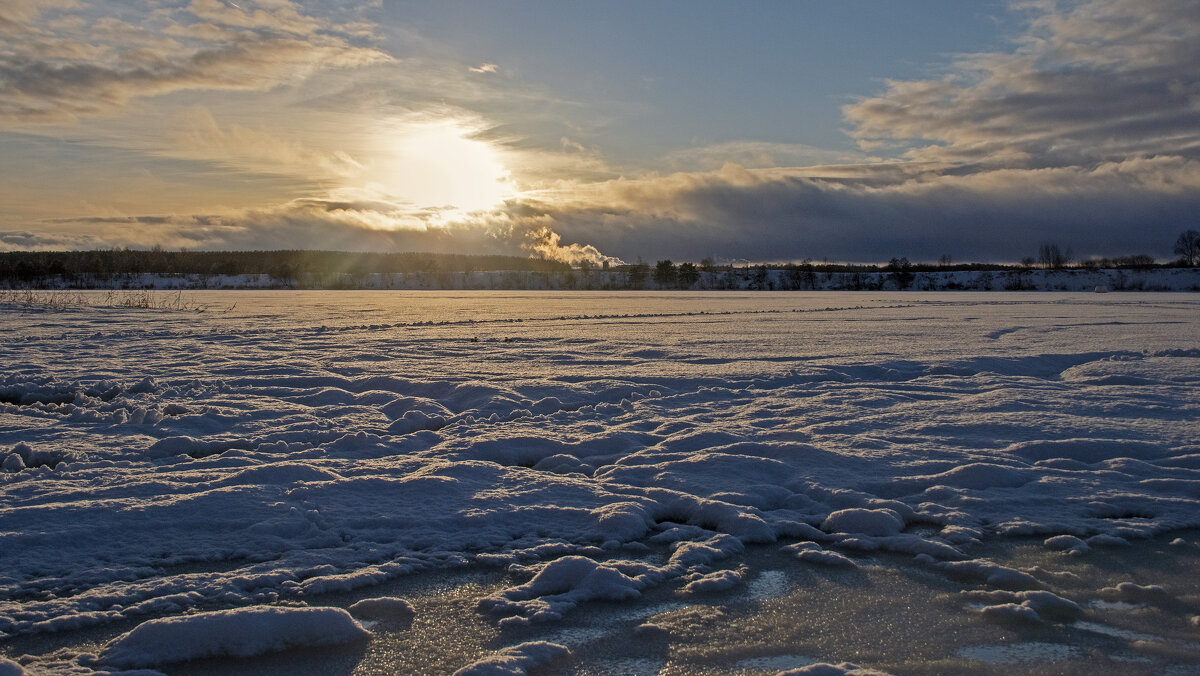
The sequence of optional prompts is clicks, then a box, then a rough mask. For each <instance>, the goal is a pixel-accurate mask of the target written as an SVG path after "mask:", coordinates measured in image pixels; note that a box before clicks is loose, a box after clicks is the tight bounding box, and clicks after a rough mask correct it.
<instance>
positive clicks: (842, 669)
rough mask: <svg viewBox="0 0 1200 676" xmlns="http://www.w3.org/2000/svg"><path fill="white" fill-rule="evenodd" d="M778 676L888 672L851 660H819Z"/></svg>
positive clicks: (879, 674)
mask: <svg viewBox="0 0 1200 676" xmlns="http://www.w3.org/2000/svg"><path fill="white" fill-rule="evenodd" d="M776 676H887V673H886V672H883V671H878V670H876V669H864V668H862V667H860V666H858V665H857V664H851V663H850V662H842V663H841V664H828V663H825V662H818V663H817V664H810V665H808V666H807V667H800V668H799V669H788V670H787V671H781V672H779V673H778V674H776Z"/></svg>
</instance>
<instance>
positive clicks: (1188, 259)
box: [1175, 230, 1200, 266]
mask: <svg viewBox="0 0 1200 676" xmlns="http://www.w3.org/2000/svg"><path fill="white" fill-rule="evenodd" d="M1175 254H1176V255H1178V256H1181V257H1183V262H1184V263H1187V264H1188V265H1191V266H1196V265H1200V232H1196V231H1195V230H1188V231H1186V232H1181V233H1179V239H1177V240H1175Z"/></svg>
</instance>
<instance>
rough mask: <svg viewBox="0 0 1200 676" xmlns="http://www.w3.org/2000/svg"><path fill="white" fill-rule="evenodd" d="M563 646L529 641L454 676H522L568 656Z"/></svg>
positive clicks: (507, 649)
mask: <svg viewBox="0 0 1200 676" xmlns="http://www.w3.org/2000/svg"><path fill="white" fill-rule="evenodd" d="M570 652H571V651H570V650H568V649H567V648H566V647H565V646H561V645H558V644H556V643H547V642H545V641H529V642H527V643H522V644H520V645H515V646H512V647H510V648H505V649H504V650H501V651H500V652H498V653H496V654H495V655H489V656H488V657H485V658H483V659H481V660H479V661H478V662H475V663H474V664H471V665H470V666H466V667H463V668H462V669H459V670H458V671H456V672H454V676H523V675H524V674H526V673H528V670H529V669H532V668H533V667H537V666H540V665H542V664H545V663H547V662H551V661H553V660H556V659H558V658H560V657H563V656H565V655H568V654H570Z"/></svg>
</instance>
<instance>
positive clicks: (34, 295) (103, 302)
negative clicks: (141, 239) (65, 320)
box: [0, 289, 233, 312]
mask: <svg viewBox="0 0 1200 676" xmlns="http://www.w3.org/2000/svg"><path fill="white" fill-rule="evenodd" d="M0 304H4V305H15V306H17V307H20V308H23V309H26V310H40V311H45V312H63V311H66V310H69V309H72V308H94V307H123V308H140V309H145V310H165V311H168V312H206V311H208V310H209V309H210V308H209V306H208V305H206V304H202V303H197V302H195V301H193V300H192V299H190V298H188V297H187V296H184V295H183V291H175V292H165V293H164V292H157V291H154V290H153V289H131V290H117V289H110V290H107V291H48V290H36V289H3V290H0ZM232 309H233V306H230V307H228V308H225V309H224V311H225V312H228V311H229V310H232Z"/></svg>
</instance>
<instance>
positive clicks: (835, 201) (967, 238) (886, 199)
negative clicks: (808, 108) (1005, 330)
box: [510, 158, 1200, 261]
mask: <svg viewBox="0 0 1200 676" xmlns="http://www.w3.org/2000/svg"><path fill="white" fill-rule="evenodd" d="M892 169H893V168H892V167H886V168H885V171H886V172H887V173H889V174H891V175H892V177H894V172H893V171H892ZM510 212H511V215H512V217H513V218H514V219H515V220H516V222H518V223H521V224H524V225H525V226H526V227H532V226H533V224H539V225H545V226H549V227H551V228H553V229H554V230H555V231H556V232H558V233H560V234H561V235H562V237H563V238H564V239H566V240H568V241H576V242H587V243H589V244H592V245H594V246H595V247H596V248H597V249H599V250H600V251H603V252H604V253H606V254H609V255H615V256H619V257H621V258H624V259H626V260H632V259H634V258H636V257H638V256H642V257H644V258H646V259H653V258H657V257H663V256H670V257H673V258H676V259H689V260H698V259H700V258H703V257H705V256H717V257H726V258H737V259H742V258H745V259H750V260H776V261H779V260H794V259H800V258H806V257H812V258H818V259H819V258H825V257H827V258H829V259H832V260H857V261H880V260H887V259H889V258H891V257H893V256H907V257H909V258H911V259H918V260H934V259H936V258H937V257H939V256H940V255H942V254H950V255H951V256H952V257H953V258H955V259H956V260H1018V259H1020V258H1023V257H1025V256H1029V255H1032V254H1034V253H1035V252H1036V248H1037V246H1038V244H1039V243H1041V242H1043V241H1047V240H1051V241H1059V242H1061V243H1062V244H1063V245H1064V246H1070V247H1072V248H1073V250H1074V251H1075V252H1076V253H1077V254H1079V255H1084V256H1086V255H1117V254H1128V253H1148V254H1150V255H1152V256H1157V257H1159V258H1162V259H1168V258H1170V256H1171V253H1170V245H1171V242H1173V241H1174V238H1175V236H1176V235H1177V234H1178V232H1179V230H1180V229H1181V228H1184V227H1185V226H1186V224H1188V223H1189V222H1191V221H1192V220H1194V216H1193V214H1195V213H1200V163H1197V162H1192V161H1186V160H1181V159H1177V158H1160V159H1154V160H1130V161H1127V162H1125V163H1121V164H1106V165H1102V166H1100V167H1097V168H1095V169H1087V170H1085V169H1080V168H1063V169H1047V170H1038V171H1031V170H1013V169H1002V170H995V171H988V172H976V173H972V174H969V175H965V176H944V175H939V174H934V175H932V176H930V175H928V174H925V173H922V172H913V174H912V176H911V177H910V178H908V179H907V180H893V181H890V182H885V183H883V184H882V185H881V184H880V181H869V182H862V183H859V182H853V181H848V180H846V179H838V180H836V181H827V180H823V179H820V178H813V177H809V176H796V175H787V174H786V173H784V172H753V171H749V170H743V169H741V168H738V167H727V168H726V169H725V170H723V171H721V172H714V173H711V174H704V175H698V174H678V175H675V176H672V177H665V178H661V179H649V180H645V181H627V182H618V181H614V182H611V183H609V184H606V185H605V186H603V187H602V188H599V189H596V190H595V191H594V192H593V194H592V195H591V196H590V197H589V198H588V199H587V200H576V201H569V202H563V203H559V204H555V203H554V202H553V201H541V202H536V203H534V202H525V203H522V204H520V205H513V206H512V207H510Z"/></svg>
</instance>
